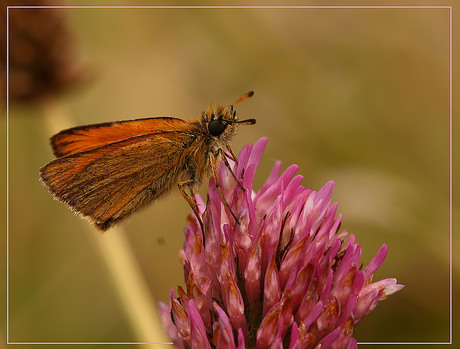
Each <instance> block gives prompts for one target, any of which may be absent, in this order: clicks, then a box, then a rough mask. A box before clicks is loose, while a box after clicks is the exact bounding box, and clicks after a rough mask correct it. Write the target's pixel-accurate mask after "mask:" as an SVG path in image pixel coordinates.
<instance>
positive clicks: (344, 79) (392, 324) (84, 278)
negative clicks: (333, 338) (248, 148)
mask: <svg viewBox="0 0 460 349" xmlns="http://www.w3.org/2000/svg"><path fill="white" fill-rule="evenodd" d="M76 4H78V3H76ZM100 4H103V3H102V2H101V3H100ZM113 4H115V3H114V2H111V3H110V5H113ZM117 4H123V3H117ZM143 4H144V5H145V3H143ZM265 4H266V3H265ZM348 4H349V3H348ZM13 11H20V10H13ZM45 11H46V10H45ZM60 11H62V14H63V15H65V16H68V19H69V24H70V25H71V27H72V30H73V32H74V35H75V40H76V43H75V45H76V46H75V47H77V48H78V55H79V60H81V62H82V63H83V65H84V66H85V67H86V69H87V72H88V78H87V80H86V82H85V83H83V84H80V85H79V88H78V89H75V90H73V91H71V92H69V93H67V94H64V95H59V96H57V97H53V98H48V99H47V101H46V103H45V102H43V101H42V102H37V103H28V104H25V105H24V104H14V105H12V106H11V108H10V114H9V153H8V154H9V172H8V173H9V282H10V285H9V287H10V288H9V290H10V299H9V312H10V319H9V320H10V322H9V334H10V338H9V339H10V340H11V341H22V342H36V341H46V342H51V341H85V342H91V341H112V342H114V341H117V342H118V341H137V340H138V338H136V335H135V331H134V330H133V328H132V327H133V326H132V325H131V322H130V321H129V318H128V316H127V315H126V313H125V311H124V308H123V306H122V305H121V301H120V297H119V293H118V291H117V289H116V287H115V286H114V284H113V283H112V281H111V277H110V273H109V272H108V271H107V267H106V264H105V263H104V260H103V258H102V257H101V253H100V250H99V248H98V243H95V239H99V240H102V243H104V242H105V241H110V239H113V237H114V236H116V234H123V235H124V237H125V238H126V239H127V240H128V243H129V247H130V248H131V249H132V252H133V253H134V255H135V258H136V262H137V263H138V266H139V268H140V271H141V273H142V277H143V278H144V279H145V282H146V284H147V286H148V291H149V294H150V296H151V297H153V299H155V301H164V302H167V300H168V292H169V289H171V288H174V289H176V288H177V285H178V284H183V272H182V267H181V265H180V263H179V261H178V251H179V249H180V248H181V247H182V243H183V229H184V227H185V224H186V216H187V214H188V212H189V210H190V208H189V207H188V205H187V203H186V202H185V201H184V200H183V199H182V198H181V197H180V195H179V194H178V192H174V193H172V194H171V195H169V196H168V197H165V198H163V199H161V200H159V201H158V202H155V203H154V204H153V205H151V206H149V207H148V208H147V209H145V210H143V211H141V212H140V213H138V214H136V215H134V216H133V217H132V218H131V219H129V220H128V221H126V222H124V223H122V228H123V230H124V232H111V231H108V232H107V233H106V234H104V235H100V234H98V233H97V232H96V231H91V230H90V229H88V223H87V222H86V221H83V220H80V219H79V218H78V217H75V216H74V215H73V213H72V212H71V211H69V210H68V209H67V208H66V207H65V206H64V205H63V204H60V203H58V202H57V201H53V199H52V197H51V195H50V194H49V193H48V192H47V190H46V189H45V188H44V187H43V186H42V185H41V184H40V182H39V180H38V169H39V168H40V167H41V166H43V165H44V164H46V163H47V162H48V161H50V160H52V159H53V156H52V153H51V149H50V147H49V141H48V139H49V137H50V136H51V135H52V134H53V133H55V132H57V131H59V130H58V129H57V130H56V129H53V124H51V126H50V122H49V120H57V121H56V123H55V124H54V127H57V126H56V125H57V123H59V122H62V124H63V127H71V126H77V125H83V124H90V123H97V122H106V121H115V120H123V119H131V118H140V117H149V116H165V115H172V116H177V117H181V118H190V117H196V116H198V114H199V112H200V110H202V109H204V108H206V107H207V105H208V104H209V103H219V104H224V105H226V104H229V103H231V102H233V101H234V100H236V99H237V98H239V97H240V96H241V95H242V94H243V93H245V92H247V91H249V90H254V91H255V95H254V97H253V98H251V99H250V100H247V101H245V102H243V103H242V104H240V105H238V108H237V110H238V111H239V115H240V117H241V118H256V119H257V124H256V125H255V126H251V127H249V126H248V127H241V128H240V132H239V134H238V136H237V137H236V138H235V139H234V141H233V142H232V147H233V149H234V151H235V153H238V152H239V150H240V149H241V148H242V147H243V146H244V145H245V144H247V143H254V142H255V141H256V140H257V139H259V138H260V137H263V136H265V137H268V139H269V142H268V146H267V148H266V151H265V153H264V156H263V158H262V162H261V165H260V167H259V170H258V173H257V175H256V181H255V188H256V189H258V188H260V186H261V185H262V184H263V182H264V180H265V178H266V176H267V175H268V173H269V171H270V169H271V167H272V166H273V164H274V162H275V161H276V160H281V161H282V162H283V168H286V167H287V166H289V165H290V164H293V163H296V164H298V165H299V166H300V170H299V174H301V175H303V176H304V181H303V185H304V186H306V187H310V188H312V189H314V190H319V189H320V188H321V187H322V186H323V185H324V184H325V183H326V182H327V181H328V180H331V179H332V180H334V181H335V182H336V187H335V190H334V194H333V201H334V202H338V203H339V212H340V213H342V214H343V223H342V229H346V230H347V231H349V232H350V233H353V234H354V235H355V236H356V239H357V241H360V242H361V244H362V248H363V255H362V261H363V263H364V264H365V265H366V264H367V263H368V262H369V261H370V260H371V259H372V258H373V256H374V255H375V253H376V252H377V250H378V248H379V247H380V246H381V245H382V244H383V243H387V244H388V245H389V253H388V256H387V259H386V261H385V263H384V264H383V266H382V267H381V268H380V269H379V271H378V272H377V274H376V275H375V276H374V280H379V279H383V278H387V277H395V278H397V279H398V282H399V283H402V284H404V285H406V287H405V288H404V289H403V290H402V291H401V292H399V293H397V294H396V295H394V296H392V297H390V298H389V299H388V300H386V301H384V302H381V303H379V305H378V306H377V308H376V309H375V310H374V311H373V312H372V313H371V314H370V315H368V316H367V317H365V318H364V319H363V321H362V322H361V323H360V324H359V325H358V326H357V329H356V338H357V339H358V341H360V342H407V341H410V342H446V341H448V340H449V10H448V9H303V10H299V9H71V10H70V9H66V10H60ZM12 13H13V12H11V13H10V14H12ZM455 19H458V16H457V15H456V13H455V12H454V22H455ZM454 28H455V30H456V32H455V33H457V39H456V40H458V34H460V32H459V31H458V26H456V27H454ZM455 33H454V38H455V37H456V36H455ZM454 57H455V53H454ZM456 69H457V68H456ZM455 72H457V76H458V70H456V71H454V74H455ZM456 108H458V107H456ZM457 110H458V109H457ZM68 120H70V123H71V124H70V125H69V124H67V122H68ZM1 122H2V127H5V126H6V117H3V118H2V120H1ZM4 129H5V128H4ZM454 131H455V132H456V135H458V129H456V130H454ZM2 137H3V142H2V145H1V146H2V150H3V151H2V153H5V147H6V140H5V137H6V134H5V133H2ZM5 173H6V171H2V172H1V175H0V176H1V178H2V181H3V182H2V183H5V182H6V177H5ZM454 173H455V172H454ZM2 187H3V188H4V187H5V186H2ZM205 187H206V186H203V188H202V190H201V192H202V193H205V192H206V188H205ZM2 192H3V190H2ZM3 197H6V193H3ZM454 199H455V198H454ZM1 205H2V210H1V213H0V215H1V216H0V217H1V220H2V221H3V222H5V220H6V206H5V201H2V204H1ZM455 212H458V201H457V202H456V201H455V200H454V216H455ZM456 223H458V220H454V227H455V224H456ZM3 226H4V225H3ZM2 239H3V241H2V243H3V242H6V239H5V236H4V235H2ZM3 246H5V245H3ZM456 246H458V242H456ZM456 246H454V248H455V247H456ZM0 253H1V254H2V256H1V258H2V260H6V256H5V253H6V249H5V248H2V249H1V252H0ZM5 270H6V268H2V270H1V275H2V279H3V280H4V279H5V278H4V276H5ZM454 279H456V280H457V281H456V282H457V284H456V286H458V279H459V268H458V262H457V264H456V265H455V268H454ZM454 286H455V285H454ZM0 292H2V296H4V295H5V288H2V289H1V291H0ZM2 299H4V297H3V298H2ZM0 308H2V310H5V302H2V303H1V304H0ZM0 322H1V323H2V324H3V326H2V333H0V337H2V338H5V336H6V334H5V318H4V317H2V319H1V320H0ZM454 325H456V327H454V330H458V322H457V323H456V324H454ZM150 340H151V341H155V338H151V339H150ZM17 347H21V346H17ZM86 347H90V346H86ZM363 347H367V346H364V345H363Z"/></svg>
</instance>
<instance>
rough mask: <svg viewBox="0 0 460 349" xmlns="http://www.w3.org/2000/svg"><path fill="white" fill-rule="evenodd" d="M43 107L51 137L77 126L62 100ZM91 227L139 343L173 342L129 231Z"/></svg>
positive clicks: (44, 103)
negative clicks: (128, 235) (131, 241)
mask: <svg viewBox="0 0 460 349" xmlns="http://www.w3.org/2000/svg"><path fill="white" fill-rule="evenodd" d="M41 107H42V111H43V119H44V121H45V122H44V123H45V125H46V127H47V129H48V130H49V134H51V135H52V134H55V133H57V132H59V131H60V130H63V129H66V128H69V127H71V126H72V125H74V123H73V122H72V118H71V116H70V115H69V112H68V110H67V109H66V108H65V106H64V105H63V104H62V103H59V101H58V100H52V99H50V98H47V99H46V100H42V102H41ZM87 227H88V229H86V231H88V233H89V235H90V239H91V241H93V242H94V244H95V246H96V247H97V250H98V251H99V254H100V256H101V257H102V259H103V260H104V262H105V265H106V267H107V269H108V271H109V274H110V276H111V279H112V281H113V284H114V287H115V289H116V291H117V293H118V296H119V298H120V301H121V304H122V307H123V309H124V311H125V313H126V315H127V316H128V318H129V322H130V323H131V327H132V330H133V333H134V335H135V337H136V339H137V341H139V342H142V343H147V342H150V343H151V342H164V343H169V342H170V341H169V339H168V338H167V337H166V335H165V333H164V331H163V327H162V325H161V322H160V321H159V320H160V319H159V315H158V312H157V307H156V305H155V301H154V299H153V298H152V296H151V294H150V292H149V288H148V286H147V284H146V283H145V281H144V279H143V276H142V274H141V272H140V269H139V267H138V265H137V261H136V258H135V256H134V254H133V252H132V250H131V248H130V246H129V243H128V241H127V239H126V237H125V234H126V232H125V231H124V230H123V229H122V228H120V227H115V228H112V229H111V230H110V232H109V233H108V234H110V236H101V234H100V233H99V232H98V231H96V229H93V228H92V227H91V226H90V225H87ZM155 347H156V348H158V347H157V346H155Z"/></svg>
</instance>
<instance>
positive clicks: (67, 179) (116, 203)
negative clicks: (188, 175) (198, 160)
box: [40, 118, 197, 230]
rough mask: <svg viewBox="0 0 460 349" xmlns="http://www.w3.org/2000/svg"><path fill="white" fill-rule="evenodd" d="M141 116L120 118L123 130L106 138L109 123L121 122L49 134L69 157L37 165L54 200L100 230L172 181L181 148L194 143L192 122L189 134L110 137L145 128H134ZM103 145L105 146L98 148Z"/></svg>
mask: <svg viewBox="0 0 460 349" xmlns="http://www.w3.org/2000/svg"><path fill="white" fill-rule="evenodd" d="M158 119H160V120H158ZM145 120H146V119H141V120H134V121H126V122H121V123H125V125H124V126H128V129H127V130H122V129H121V128H120V129H119V128H117V127H115V131H114V132H112V133H109V135H108V136H104V134H103V133H104V132H107V131H108V129H110V128H111V127H113V126H110V125H113V124H115V125H119V124H120V123H111V124H98V125H90V126H83V127H76V128H73V129H69V130H66V131H63V132H61V133H59V134H58V135H57V136H55V137H53V144H55V145H56V148H55V149H56V153H57V154H69V155H66V156H62V157H59V158H57V159H55V160H53V161H51V162H50V163H48V164H47V165H45V166H44V167H42V168H41V169H40V177H41V180H42V182H43V183H44V184H45V185H46V186H47V187H48V188H49V190H50V192H51V193H52V194H53V195H54V197H55V198H57V199H58V200H60V201H62V202H64V203H66V204H67V205H68V206H69V207H70V208H71V209H72V210H74V211H76V212H78V213H79V214H81V215H82V216H84V217H86V218H88V219H89V220H90V221H91V222H93V223H94V224H95V225H96V227H98V228H99V229H100V230H106V229H108V228H109V227H110V226H112V225H113V224H115V223H116V222H118V221H120V220H122V219H124V218H125V217H127V216H129V215H130V214H132V213H133V212H134V211H136V210H137V209H138V208H140V207H142V206H145V205H146V204H148V203H149V202H151V201H152V200H154V199H156V198H158V197H159V196H161V195H162V194H164V193H165V192H167V191H169V190H170V189H171V187H172V186H173V185H174V184H177V182H178V178H179V176H180V174H181V173H182V170H183V167H184V164H185V162H186V152H184V149H185V148H187V147H188V146H190V145H191V143H192V142H194V141H195V136H194V135H193V134H192V133H196V132H197V130H196V129H194V126H192V128H191V129H190V124H188V123H187V125H188V126H187V127H188V130H189V131H190V132H185V131H179V130H162V131H158V132H154V133H149V134H141V135H137V136H134V137H129V138H127V139H122V140H119V141H113V140H115V139H118V138H121V137H122V136H123V137H124V136H126V135H128V134H131V133H135V132H142V130H146V127H145V125H144V127H143V128H142V127H138V126H142V125H139V124H138V122H142V121H145ZM147 120H148V122H151V125H152V124H153V125H160V124H161V125H162V126H163V127H165V122H166V123H167V124H169V123H173V124H174V125H173V126H176V129H181V128H182V129H183V128H184V126H185V124H186V122H185V121H183V120H181V119H174V118H154V119H147ZM158 122H160V123H158ZM178 122H179V124H178ZM126 124H129V125H126ZM94 130H95V131H96V132H95V133H94V134H93V132H92V131H94ZM99 131H100V132H99ZM54 141H55V142H54ZM112 141H113V142H112ZM103 143H106V144H105V145H102V146H98V147H97V145H98V144H103ZM107 143H108V144H107ZM82 149H85V150H84V151H82Z"/></svg>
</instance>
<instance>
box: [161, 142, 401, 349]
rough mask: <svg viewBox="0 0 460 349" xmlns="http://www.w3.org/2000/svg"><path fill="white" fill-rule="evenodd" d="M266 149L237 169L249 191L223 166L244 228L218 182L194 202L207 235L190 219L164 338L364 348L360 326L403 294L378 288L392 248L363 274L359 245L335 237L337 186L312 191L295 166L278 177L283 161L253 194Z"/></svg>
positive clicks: (165, 312)
mask: <svg viewBox="0 0 460 349" xmlns="http://www.w3.org/2000/svg"><path fill="white" fill-rule="evenodd" d="M266 143H267V139H266V138H262V139H260V140H259V141H258V142H257V143H256V144H254V145H247V146H246V147H244V148H243V149H242V151H241V153H240V155H239V156H238V159H237V162H236V163H235V164H233V172H234V173H235V175H236V177H237V178H238V179H239V180H240V181H241V184H242V185H243V187H244V189H245V190H242V189H241V188H240V187H239V186H238V185H237V184H236V183H235V180H234V179H233V177H232V176H231V173H230V171H229V170H228V169H227V168H226V167H225V166H224V165H221V166H220V168H219V180H220V182H221V185H222V190H223V193H224V196H225V198H226V200H227V202H228V203H229V205H230V208H231V209H232V211H233V212H234V213H235V215H236V216H237V217H238V220H239V224H237V223H235V221H234V219H233V217H232V215H231V213H230V212H229V211H228V209H227V208H226V206H225V204H224V202H223V200H222V198H221V196H220V195H219V193H218V191H217V190H216V185H215V182H214V180H213V179H211V180H210V184H209V191H208V198H207V203H206V205H204V203H203V201H202V200H201V199H200V198H199V197H197V199H198V200H199V202H200V207H201V210H202V211H201V219H202V221H203V226H204V232H202V231H201V227H200V224H199V222H198V220H197V219H196V218H195V217H194V216H192V215H190V216H189V219H188V225H187V228H186V229H185V243H184V248H183V250H181V252H180V258H181V261H182V263H183V266H184V273H185V282H186V289H184V288H182V287H181V286H178V290H177V294H176V293H175V292H174V291H173V290H171V292H170V299H169V305H166V304H164V303H160V304H159V309H160V315H161V319H162V322H163V326H164V328H165V330H166V333H167V334H168V336H169V337H170V338H171V340H172V341H173V343H174V344H175V345H176V347H178V348H189V347H191V348H238V349H241V348H315V347H316V348H319V347H321V348H357V342H356V340H355V339H354V338H353V337H352V336H353V331H354V328H355V326H356V324H357V323H358V322H359V321H361V319H362V318H363V317H364V315H366V314H368V313H369V312H370V311H372V310H373V309H374V308H375V306H376V305H377V303H378V302H379V301H381V300H383V299H385V298H387V297H388V296H389V295H391V294H393V293H395V292H397V291H399V290H400V289H401V288H402V287H403V286H402V285H399V284H397V283H396V280H395V279H384V280H381V281H378V282H372V276H373V275H374V273H375V272H376V270H377V269H378V268H379V267H380V265H381V264H382V262H383V261H384V259H385V256H386V253H387V250H388V247H387V245H386V244H384V245H382V247H381V248H380V249H379V251H378V252H377V255H376V256H375V257H374V259H372V261H371V262H370V263H369V265H367V267H365V268H362V267H360V264H359V259H360V255H361V245H360V244H359V243H357V242H355V237H354V236H353V235H352V234H348V233H347V232H345V231H343V232H340V233H339V232H338V228H339V225H340V221H341V215H340V214H339V215H336V212H337V204H332V205H331V195H332V190H333V188H334V182H332V181H331V182H328V183H327V184H326V185H325V186H324V187H323V188H322V189H320V190H319V191H318V192H315V191H313V190H311V189H307V188H305V187H303V186H302V185H301V184H300V183H301V181H302V179H303V178H302V176H299V175H297V176H296V175H295V173H296V172H297V170H298V166H297V165H292V166H290V167H288V168H287V169H286V170H285V171H284V172H283V173H282V174H281V175H280V169H281V163H280V162H277V163H276V164H275V165H274V167H273V170H272V171H271V173H270V175H269V176H268V178H267V180H266V182H265V184H264V185H263V186H262V188H261V189H260V190H259V191H258V192H257V193H256V192H254V191H253V188H252V183H253V179H254V174H255V172H256V168H257V165H258V163H259V161H260V159H261V156H262V153H263V150H264V148H265V145H266ZM203 236H204V239H203ZM203 240H204V241H203Z"/></svg>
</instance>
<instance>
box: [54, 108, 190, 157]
mask: <svg viewBox="0 0 460 349" xmlns="http://www.w3.org/2000/svg"><path fill="white" fill-rule="evenodd" d="M186 125H187V121H185V120H182V119H178V118H173V117H157V118H145V119H137V120H128V121H115V122H107V123H101V124H93V125H87V126H78V127H73V128H70V129H68V130H64V131H61V132H59V133H58V134H56V135H54V136H53V137H51V146H52V148H53V152H54V155H55V156H56V157H61V156H66V155H70V154H76V153H80V152H83V151H87V150H91V149H95V148H98V147H101V146H104V145H107V144H110V143H114V142H118V141H122V140H124V139H127V138H130V137H135V136H139V135H143V134H151V133H156V132H162V131H165V130H168V131H181V130H183V129H184V127H185V126H186Z"/></svg>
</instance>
